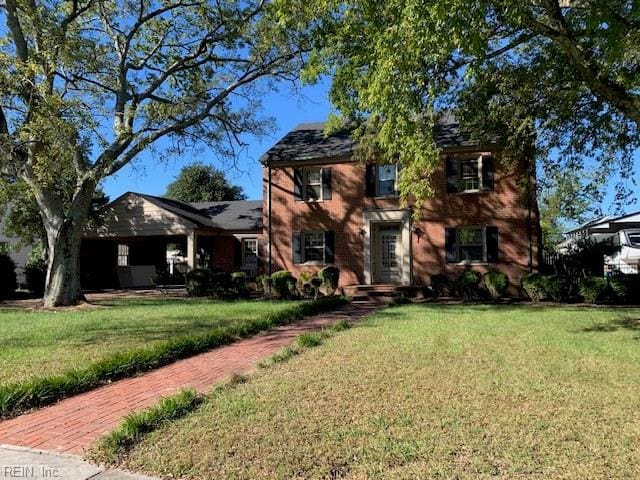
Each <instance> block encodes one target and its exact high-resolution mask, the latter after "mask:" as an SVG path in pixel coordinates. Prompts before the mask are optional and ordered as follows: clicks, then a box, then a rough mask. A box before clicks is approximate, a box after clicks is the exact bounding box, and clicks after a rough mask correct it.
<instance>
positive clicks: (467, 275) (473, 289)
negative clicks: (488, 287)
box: [456, 270, 481, 299]
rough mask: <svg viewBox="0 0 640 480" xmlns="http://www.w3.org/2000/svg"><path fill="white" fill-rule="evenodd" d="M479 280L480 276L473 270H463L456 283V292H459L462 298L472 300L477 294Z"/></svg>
mask: <svg viewBox="0 0 640 480" xmlns="http://www.w3.org/2000/svg"><path fill="white" fill-rule="evenodd" d="M480 278H481V277H480V274H479V273H478V272H474V271H473V270H465V271H464V272H462V273H461V274H460V276H459V277H458V279H457V280H456V283H457V284H458V290H460V293H462V295H463V296H464V298H467V299H469V298H473V297H475V296H476V295H477V294H478V285H479V284H480Z"/></svg>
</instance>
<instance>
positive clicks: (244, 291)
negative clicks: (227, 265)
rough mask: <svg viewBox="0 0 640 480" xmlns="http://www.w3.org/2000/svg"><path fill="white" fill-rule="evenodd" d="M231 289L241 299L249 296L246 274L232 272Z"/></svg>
mask: <svg viewBox="0 0 640 480" xmlns="http://www.w3.org/2000/svg"><path fill="white" fill-rule="evenodd" d="M231 288H233V290H235V292H236V293H237V294H238V295H240V296H241V297H246V296H247V295H248V294H249V285H248V283H247V274H246V273H245V272H233V273H232V274H231Z"/></svg>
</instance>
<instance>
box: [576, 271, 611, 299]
mask: <svg viewBox="0 0 640 480" xmlns="http://www.w3.org/2000/svg"><path fill="white" fill-rule="evenodd" d="M609 292H610V289H609V282H608V281H607V279H606V278H603V277H586V278H584V279H583V280H582V282H581V283H580V296H582V298H583V299H584V301H585V302H587V303H597V302H602V301H604V300H606V299H607V296H608V295H609Z"/></svg>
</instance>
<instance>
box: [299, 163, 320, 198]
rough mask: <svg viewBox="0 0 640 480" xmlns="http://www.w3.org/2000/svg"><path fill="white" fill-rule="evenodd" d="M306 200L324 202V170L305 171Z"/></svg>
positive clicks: (315, 168)
mask: <svg viewBox="0 0 640 480" xmlns="http://www.w3.org/2000/svg"><path fill="white" fill-rule="evenodd" d="M303 182H304V183H303V188H304V199H305V200H306V201H307V202H317V201H320V200H322V168H320V167H312V168H305V169H304V171H303Z"/></svg>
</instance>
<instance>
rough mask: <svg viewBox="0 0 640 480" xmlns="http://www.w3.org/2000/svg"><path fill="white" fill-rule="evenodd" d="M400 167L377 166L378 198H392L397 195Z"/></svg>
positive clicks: (389, 165)
mask: <svg viewBox="0 0 640 480" xmlns="http://www.w3.org/2000/svg"><path fill="white" fill-rule="evenodd" d="M397 177H398V165H396V164H395V163H391V164H386V165H376V196H377V197H390V196H393V195H396V190H397V188H396V187H397V183H396V182H397Z"/></svg>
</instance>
